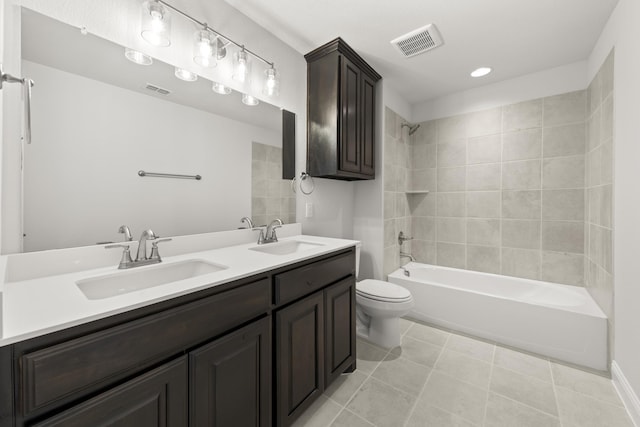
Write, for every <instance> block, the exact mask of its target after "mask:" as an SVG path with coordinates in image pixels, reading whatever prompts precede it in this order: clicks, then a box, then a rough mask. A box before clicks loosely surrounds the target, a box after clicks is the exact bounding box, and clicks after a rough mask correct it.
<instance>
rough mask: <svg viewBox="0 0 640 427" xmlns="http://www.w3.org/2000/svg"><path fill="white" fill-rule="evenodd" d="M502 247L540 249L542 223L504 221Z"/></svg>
mask: <svg viewBox="0 0 640 427" xmlns="http://www.w3.org/2000/svg"><path fill="white" fill-rule="evenodd" d="M502 246H506V247H509V248H520V249H540V221H529V220H511V219H505V220H503V221H502Z"/></svg>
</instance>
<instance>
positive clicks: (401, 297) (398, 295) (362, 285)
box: [356, 279, 412, 303]
mask: <svg viewBox="0 0 640 427" xmlns="http://www.w3.org/2000/svg"><path fill="white" fill-rule="evenodd" d="M356 294H357V295H359V296H361V297H363V298H367V299H370V300H374V301H381V302H388V303H401V302H407V301H410V300H411V299H412V296H411V292H409V291H408V290H407V289H405V288H403V287H402V286H398V285H396V284H393V283H389V282H384V281H382V280H372V279H367V280H363V281H362V282H357V283H356Z"/></svg>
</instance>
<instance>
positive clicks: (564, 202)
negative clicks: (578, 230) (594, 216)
mask: <svg viewBox="0 0 640 427" xmlns="http://www.w3.org/2000/svg"><path fill="white" fill-rule="evenodd" d="M584 195H585V192H584V190H583V189H579V190H543V191H542V219H563V220H576V221H582V220H584V211H585V204H584Z"/></svg>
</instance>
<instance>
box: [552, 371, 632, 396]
mask: <svg viewBox="0 0 640 427" xmlns="http://www.w3.org/2000/svg"><path fill="white" fill-rule="evenodd" d="M551 369H552V370H553V382H554V383H555V385H556V386H557V387H564V388H568V389H569V390H571V391H577V392H578V393H582V394H586V395H588V396H591V397H594V398H596V399H600V400H603V401H605V402H608V403H612V404H614V405H618V406H623V403H622V401H621V400H620V398H619V397H618V393H617V392H616V390H615V388H614V387H613V383H612V382H611V380H610V379H608V378H604V377H601V376H598V375H595V374H592V373H589V372H585V371H581V370H579V369H575V368H570V367H569V366H564V365H560V364H557V363H552V364H551Z"/></svg>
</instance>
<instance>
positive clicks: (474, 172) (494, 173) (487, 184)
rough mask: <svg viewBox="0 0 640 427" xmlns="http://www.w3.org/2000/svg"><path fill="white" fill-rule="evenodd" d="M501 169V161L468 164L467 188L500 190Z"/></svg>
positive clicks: (472, 189)
mask: <svg viewBox="0 0 640 427" xmlns="http://www.w3.org/2000/svg"><path fill="white" fill-rule="evenodd" d="M501 170H502V165H501V164H500V163H488V164H482V165H471V166H467V190H471V191H474V190H499V189H500V177H501Z"/></svg>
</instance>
